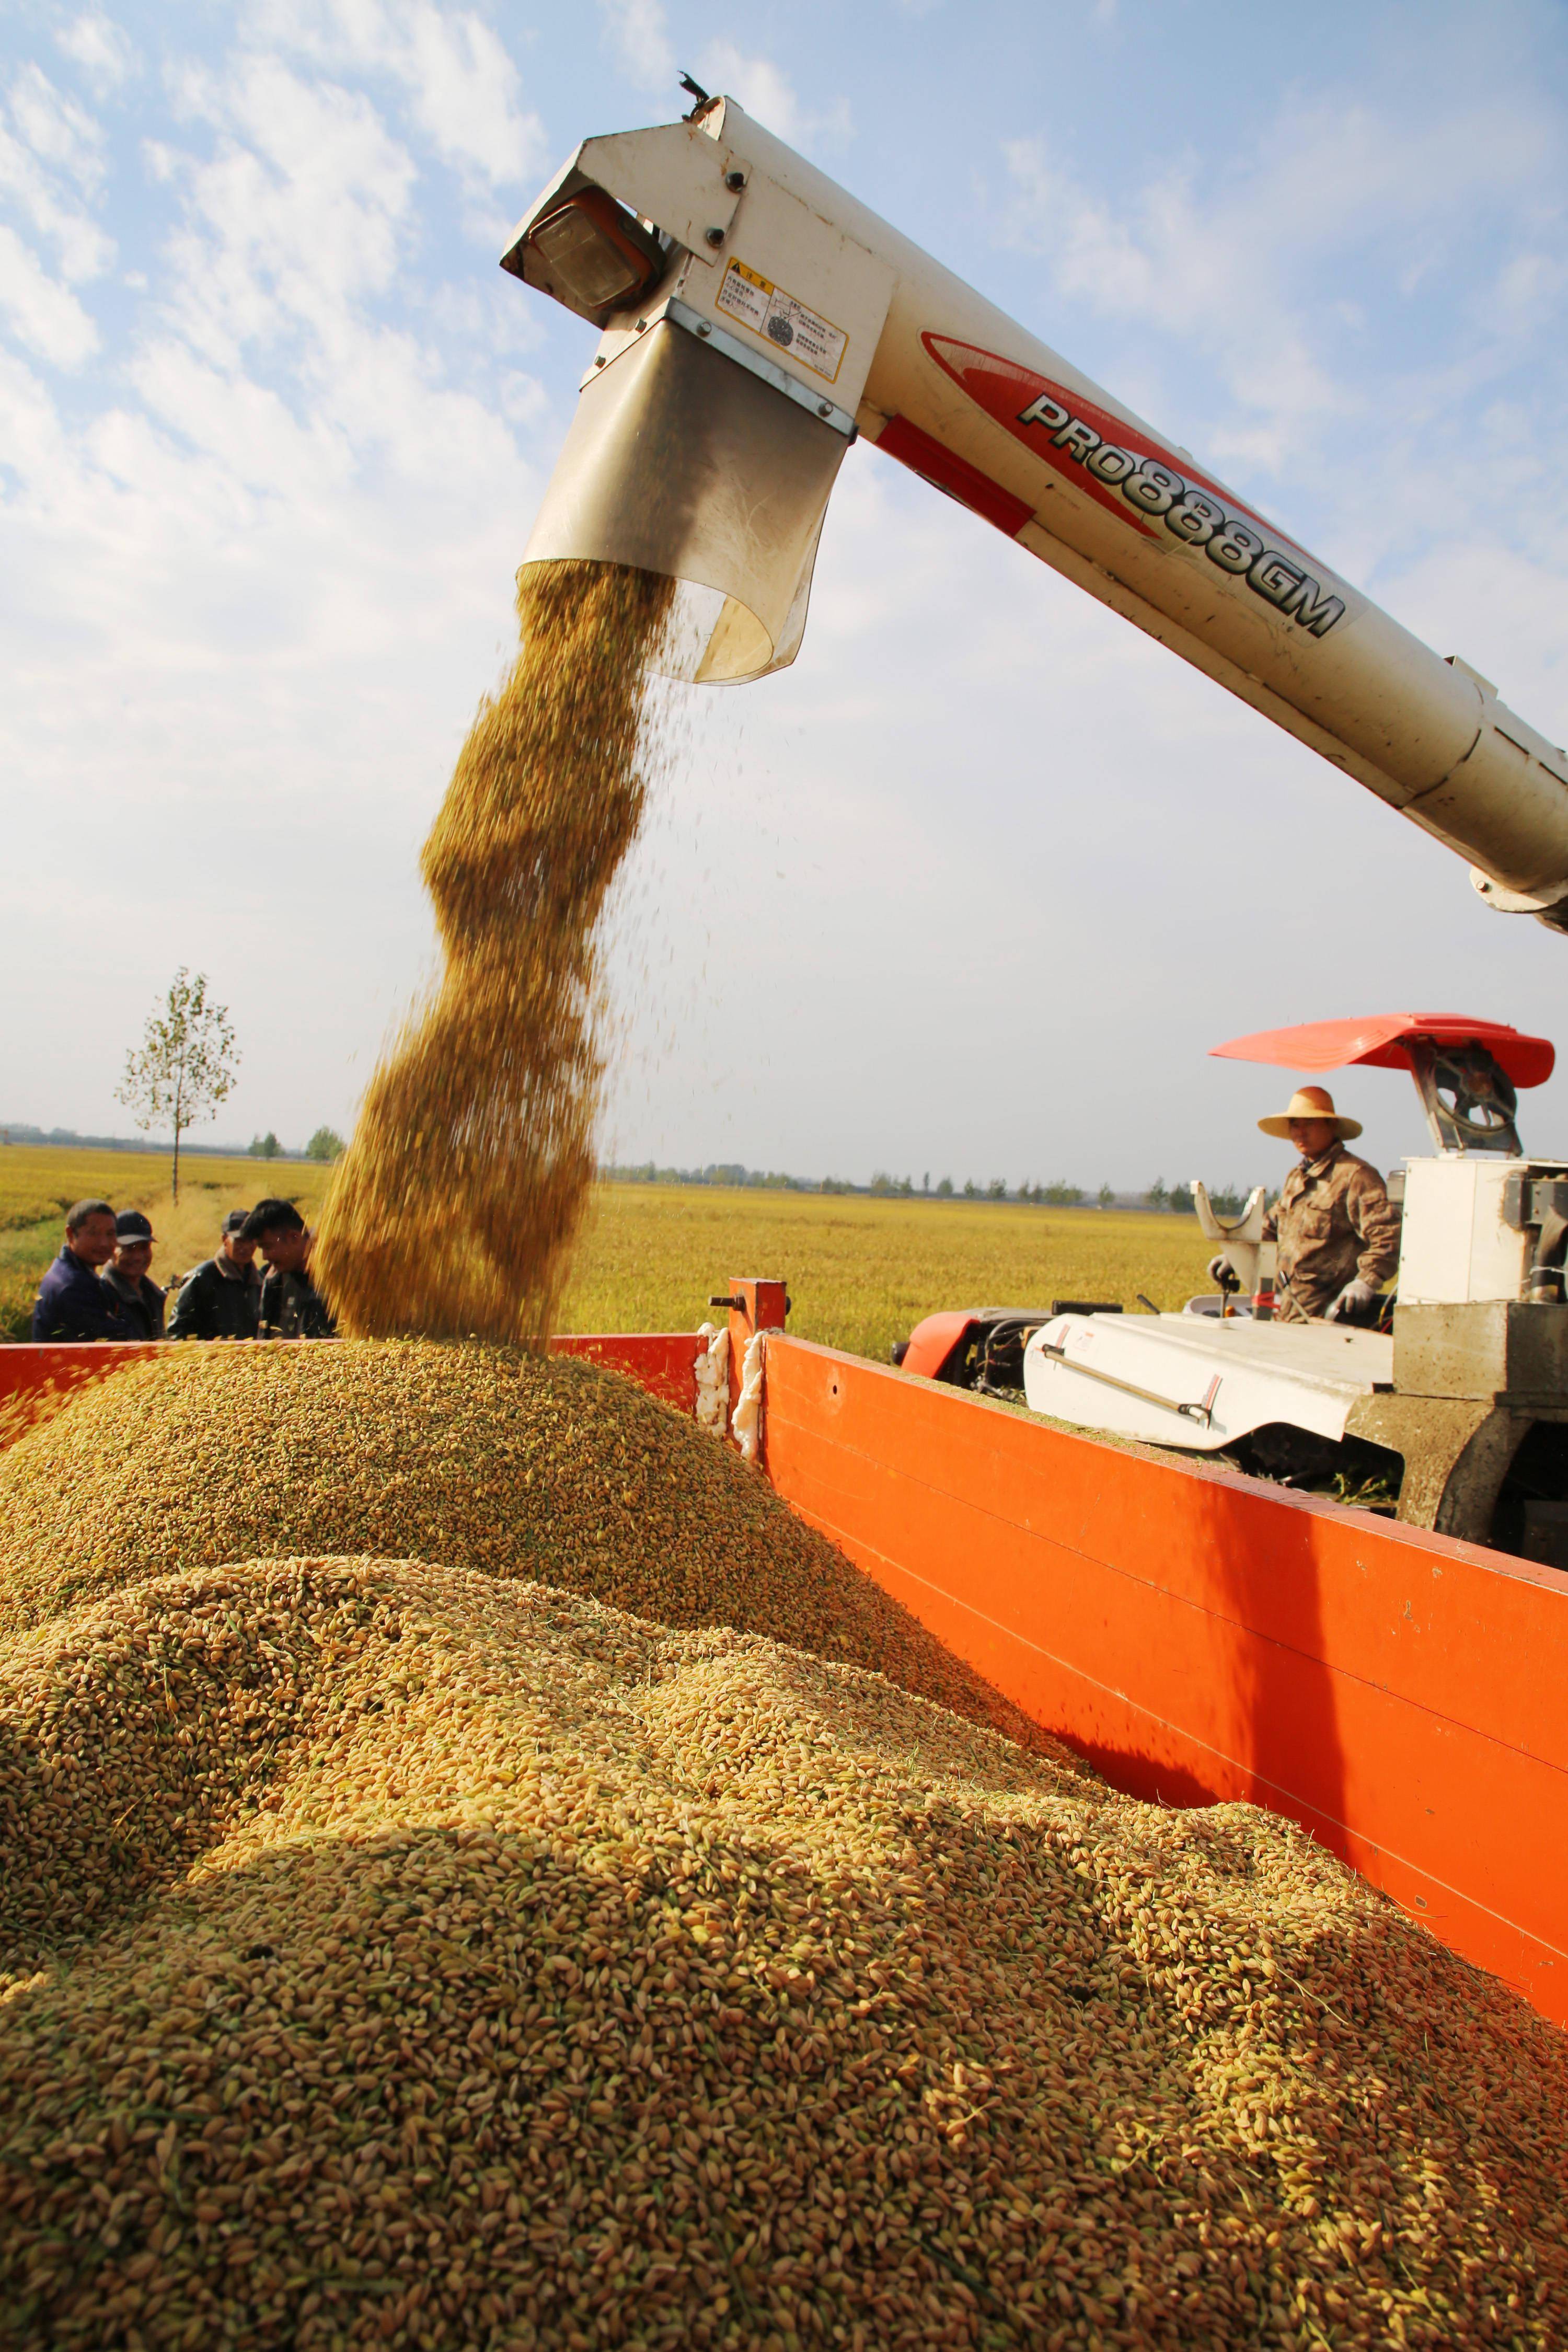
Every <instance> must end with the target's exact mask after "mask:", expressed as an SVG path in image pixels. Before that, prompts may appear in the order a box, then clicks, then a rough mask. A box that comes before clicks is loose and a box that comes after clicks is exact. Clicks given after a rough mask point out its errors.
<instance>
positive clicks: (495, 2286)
mask: <svg viewBox="0 0 1568 2352" xmlns="http://www.w3.org/2000/svg"><path fill="white" fill-rule="evenodd" d="M0 1727H3V1728H4V1738H3V1739H0V1808H3V1809H4V1818H5V1822H6V1827H7V1837H8V1840H9V1843H10V1866H9V1868H8V1869H7V1871H6V1873H5V1876H4V1879H3V1880H0V1934H3V1939H4V1942H5V1947H6V1950H5V1965H6V1966H7V1967H8V1968H9V1969H11V1971H12V1972H13V1978H12V1985H11V1990H10V1992H9V1997H8V1999H6V2000H5V2002H4V2004H3V2006H0V2051H3V2053H4V2068H3V2073H0V2217H3V2218H0V2299H3V2305H4V2308H5V2311H6V2315H7V2325H6V2340H7V2341H9V2342H12V2343H15V2344H17V2345H20V2346H25V2347H38V2352H42V2347H73V2348H74V2347H81V2352H87V2347H93V2352H96V2348H97V2347H101V2346H107V2345H115V2346H120V2345H123V2346H128V2347H132V2346H133V2347H149V2352H151V2347H159V2352H162V2347H176V2346H192V2347H195V2346H204V2345H206V2344H232V2345H243V2346H245V2347H273V2346H276V2347H285V2346H290V2347H291V2346H300V2347H306V2348H307V2352H328V2347H347V2346H362V2345H363V2346H374V2345H383V2344H387V2343H391V2344H394V2345H398V2346H410V2347H415V2346H417V2347H468V2346H484V2347H552V2352H553V2347H563V2352H564V2347H575V2352H581V2347H598V2346H601V2345H603V2346H620V2345H625V2346H628V2347H629V2346H639V2347H656V2346H657V2347H671V2352H674V2347H685V2346H688V2345H696V2346H703V2347H735V2352H742V2347H745V2348H746V2352H750V2347H768V2352H797V2347H813V2346H817V2345H822V2346H828V2345H842V2346H845V2347H863V2352H872V2347H878V2352H879V2347H952V2346H973V2347H1068V2346H1071V2347H1082V2352H1099V2347H1123V2346H1125V2347H1135V2346H1153V2347H1171V2352H1177V2347H1180V2352H1190V2348H1191V2347H1215V2348H1216V2352H1217V2347H1243V2346H1270V2347H1274V2346H1278V2347H1308V2346H1312V2347H1323V2346H1331V2347H1338V2346H1348V2345H1361V2344H1368V2345H1370V2344H1376V2345H1388V2344H1401V2345H1412V2346H1415V2345H1419V2346H1431V2347H1436V2346H1444V2347H1449V2346H1453V2345H1456V2344H1460V2343H1462V2344H1465V2345H1467V2346H1468V2345H1476V2344H1489V2345H1499V2346H1502V2345H1507V2346H1510V2347H1522V2346H1530V2347H1542V2352H1544V2347H1549V2346H1555V2345H1561V2344H1562V2342H1563V2340H1564V2332H1565V2328H1568V2249H1565V2245H1564V2237H1563V2210H1564V2201H1563V2187H1564V2181H1563V2148H1562V2138H1561V2128H1560V2118H1561V2114H1562V2103H1563V2095H1564V2093H1565V2092H1568V2070H1565V2068H1564V2063H1563V2047H1564V2045H1563V2041H1562V2039H1561V2037H1559V2036H1558V2035H1557V2034H1555V2033H1554V2032H1552V2031H1551V2029H1549V2028H1548V2027H1547V2026H1545V2025H1544V2024H1543V2023H1542V2021H1540V2020H1539V2019H1536V2018H1533V2017H1532V2016H1531V2014H1530V2013H1529V2012H1528V2011H1525V2010H1524V2009H1523V2007H1522V2006H1521V2004H1520V2003H1519V2002H1517V2001H1516V2000H1513V1999H1512V1998H1511V1997H1510V1995H1509V1994H1508V1993H1507V1992H1506V1991H1504V1990H1503V1989H1502V1988H1501V1987H1500V1986H1498V1985H1497V1984H1495V1983H1493V1982H1491V1981H1490V1980H1489V1979H1482V1978H1479V1977H1478V1976H1477V1975H1476V1974H1475V1973H1474V1972H1472V1971H1470V1970H1469V1969H1466V1968H1464V1967H1463V1966H1462V1965H1461V1964H1460V1963H1459V1962H1458V1961H1457V1960H1455V1959H1454V1958H1452V1956H1451V1955H1449V1954H1448V1953H1447V1952H1446V1951H1444V1950H1443V1949H1442V1948H1440V1947H1439V1946H1437V1945H1436V1943H1434V1942H1433V1941H1432V1940H1431V1939H1430V1938H1429V1937H1426V1935H1425V1934H1424V1933H1422V1932H1421V1931H1420V1930H1419V1929H1416V1928H1414V1927H1410V1926H1408V1925H1407V1924H1406V1923H1405V1922H1404V1921H1403V1920H1402V1919H1400V1918H1399V1916H1397V1915H1396V1914H1395V1913H1394V1911H1393V1910H1392V1909H1391V1907H1390V1906H1387V1905H1385V1904H1384V1903H1383V1902H1382V1901H1381V1900H1380V1899H1379V1898H1378V1897H1377V1896H1376V1895H1373V1893H1372V1892H1371V1891H1370V1890H1369V1889H1368V1888H1367V1887H1365V1886H1364V1885H1362V1884H1361V1883H1360V1882H1359V1881H1357V1880H1355V1879H1354V1878H1352V1876H1351V1875H1350V1874H1348V1873H1346V1872H1344V1871H1342V1870H1341V1869H1340V1868H1338V1867H1337V1865H1335V1864H1332V1863H1331V1862H1330V1861H1328V1860H1327V1859H1326V1858H1325V1857H1324V1856H1323V1855H1322V1854H1321V1852H1319V1851H1318V1850H1317V1849H1315V1848H1314V1847H1313V1846H1312V1845H1311V1843H1310V1842H1309V1841H1308V1840H1307V1839H1306V1838H1305V1837H1303V1836H1302V1835H1300V1833H1299V1832H1296V1831H1294V1830H1293V1829H1291V1828H1289V1827H1288V1826H1286V1825H1284V1824H1282V1823H1280V1822H1277V1821H1275V1820H1272V1819H1271V1818H1269V1817H1268V1816H1267V1815H1264V1814H1260V1813H1258V1812H1256V1811H1253V1810H1251V1809H1250V1808H1248V1807H1246V1806H1222V1807H1218V1808H1215V1810H1214V1811H1209V1812H1206V1813H1196V1814H1194V1813H1185V1814H1178V1813H1170V1812H1165V1811H1161V1810H1159V1809H1157V1808H1153V1807H1149V1806H1143V1805H1140V1804H1137V1803H1135V1802H1133V1801H1131V1800H1130V1799H1126V1798H1122V1797H1120V1796H1117V1795H1116V1794H1115V1793H1114V1792H1112V1791H1110V1790H1107V1789H1104V1788H1102V1787H1100V1785H1099V1784H1097V1783H1095V1782H1093V1781H1091V1780H1086V1779H1084V1778H1083V1777H1081V1776H1079V1775H1076V1774H1073V1773H1070V1772H1068V1771H1066V1770H1064V1769H1061V1768H1059V1767H1058V1766H1056V1765H1054V1764H1053V1763H1052V1762H1051V1761H1049V1760H1048V1759H1044V1758H1039V1757H1032V1756H1029V1755H1026V1754H1025V1753H1024V1752H1023V1751H1021V1750H1020V1749H1018V1748H1016V1747H1014V1746H1013V1745H1011V1744H1010V1743H1009V1742H1007V1741H1006V1740H1005V1739H1003V1738H999V1737H998V1736H997V1735H996V1734H994V1732H991V1731H988V1730H986V1729H984V1728H982V1727H976V1726H974V1725H971V1724H968V1723H964V1722H962V1721H960V1720H958V1719H957V1718H956V1717H952V1716H951V1715H948V1714H945V1713H944V1712H943V1711H942V1710H941V1709H939V1708H936V1707H933V1706H931V1705H930V1704H929V1703H928V1702H926V1701H924V1700H921V1699H919V1698H916V1697H913V1696H910V1695H908V1694H906V1693H904V1692H901V1691H899V1690H897V1689H895V1688H894V1687H893V1686H892V1685H889V1684H888V1683H887V1682H885V1681H883V1680H881V1679H880V1678H879V1677H876V1676H873V1675H865V1674H862V1673H859V1672H857V1671H856V1670H854V1669H852V1668H848V1667H845V1666H842V1665H836V1664H829V1663H826V1662H825V1661H822V1660H819V1659H815V1658H811V1657H807V1656H805V1655H804V1654H801V1653H799V1652H797V1651H793V1650H790V1649H787V1648H784V1647H783V1646H780V1645H778V1644H775V1643H770V1642H768V1641H765V1640H763V1639H761V1638H759V1637H756V1636H746V1635H741V1634H734V1633H718V1632H709V1633H671V1632H668V1631H665V1630H662V1629H660V1628H659V1627H658V1626H655V1625H651V1624H649V1623H647V1622H644V1621H641V1620H638V1619H636V1618H633V1617H630V1616H627V1615H625V1614H622V1613H620V1612H616V1611H612V1610H608V1609H605V1608H603V1607H601V1606H599V1605H598V1604H596V1603H595V1602H593V1601H585V1600H582V1599H579V1598H576V1597H573V1596H567V1595H565V1594H563V1593H560V1592H555V1591H547V1590H544V1589H542V1588H540V1587H538V1586H528V1585H524V1584H517V1583H513V1584H501V1583H497V1582H495V1581H494V1580H490V1579H488V1578H484V1577H480V1576H476V1575H474V1574H471V1573H465V1572H463V1571H461V1570H442V1569H439V1568H435V1567H430V1566H427V1565H424V1564H416V1563H406V1562H386V1561H367V1560H337V1561H323V1560H310V1561H297V1560H296V1561H288V1562H278V1561H273V1562H263V1563H251V1564H248V1565H244V1566H238V1567H230V1568H225V1569H220V1570H212V1571H209V1572H206V1573H205V1574H202V1575H197V1576H184V1577H178V1578H171V1579H164V1580H158V1581H155V1582H153V1583H150V1584H145V1585H142V1586H140V1587H137V1588H134V1589H132V1590H126V1591H117V1592H115V1593H113V1594H112V1595H110V1597H109V1598H107V1599H105V1600H102V1601H98V1602H96V1603H94V1604H92V1605H90V1606H89V1607H85V1608H83V1609H81V1610H79V1612H76V1613H74V1614H72V1615H68V1616H65V1617H62V1618H58V1619H57V1620H55V1621H53V1622H50V1623H48V1624H47V1625H44V1626H41V1627H39V1628H38V1629H37V1630H36V1631H35V1632H33V1633H29V1634H24V1635H19V1636H14V1637H12V1638H11V1639H10V1640H9V1641H7V1642H6V1643H5V1644H4V1645H3V1646H0Z"/></svg>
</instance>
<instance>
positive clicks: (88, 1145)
mask: <svg viewBox="0 0 1568 2352" xmlns="http://www.w3.org/2000/svg"><path fill="white" fill-rule="evenodd" d="M6 1143H47V1144H52V1145H53V1146H55V1148H56V1149H57V1150H65V1151H141V1152H152V1153H153V1154H154V1155H155V1156H161V1155H163V1154H164V1153H166V1152H167V1151H168V1150H169V1146H168V1144H167V1142H163V1143H159V1142H157V1141H150V1140H149V1139H148V1138H147V1137H145V1136H136V1137H134V1138H129V1137H126V1136H123V1135H79V1134H78V1133H77V1131H76V1129H75V1128H74V1127H29V1126H28V1125H27V1124H26V1120H24V1119H16V1118H14V1119H9V1120H7V1121H5V1123H4V1124H0V1144H6ZM245 1151H246V1147H245V1145H244V1144H243V1143H187V1142H186V1141H185V1140H184V1138H183V1137H182V1138H181V1140H180V1157H181V1159H182V1160H183V1159H184V1157H185V1154H186V1153H187V1152H198V1153H200V1154H201V1156H202V1157H203V1158H204V1159H207V1160H243V1159H244V1157H245ZM304 1156H305V1155H304V1154H303V1152H293V1151H280V1152H279V1158H280V1159H284V1160H296V1159H303V1158H304Z"/></svg>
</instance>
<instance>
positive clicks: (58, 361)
mask: <svg viewBox="0 0 1568 2352" xmlns="http://www.w3.org/2000/svg"><path fill="white" fill-rule="evenodd" d="M0 312H4V313H5V316H6V317H7V318H8V319H9V320H10V323H11V328H12V331H13V332H14V333H15V334H16V336H17V337H18V338H19V340H20V341H22V342H24V343H26V346H27V348H28V350H29V351H31V352H37V355H38V357H39V358H40V359H42V360H47V362H49V364H50V365H51V366H52V367H59V368H75V367H79V366H80V365H81V363H82V362H83V361H84V360H86V359H88V358H89V357H90V356H91V354H92V353H93V352H95V351H96V350H97V349H98V329H97V328H96V327H95V326H94V325H93V322H92V320H90V319H89V316H88V314H87V312H86V311H85V310H83V309H82V307H81V304H80V303H79V301H78V300H77V298H76V296H75V295H74V294H73V293H72V292H71V290H70V289H69V287H68V286H62V285H60V284H59V282H58V279H56V278H51V277H49V276H48V274H47V271H46V270H45V269H44V268H42V267H41V265H40V263H39V261H38V257H37V254H35V253H34V252H33V251H32V250H31V249H30V248H29V247H27V246H25V245H24V244H23V242H22V240H21V238H20V237H19V236H17V235H16V231H15V229H11V228H6V227H5V226H3V225H0ZM3 461H4V460H3V453H0V462H3Z"/></svg>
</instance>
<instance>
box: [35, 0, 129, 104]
mask: <svg viewBox="0 0 1568 2352" xmlns="http://www.w3.org/2000/svg"><path fill="white" fill-rule="evenodd" d="M55 44H56V47H58V48H60V49H62V50H63V51H64V52H65V55H66V56H67V57H68V58H73V59H74V60H75V62H76V63H77V64H78V65H79V66H80V67H81V68H82V69H83V71H84V72H85V73H86V74H87V75H88V76H89V79H91V80H92V82H93V83H94V85H95V87H96V88H98V89H100V90H110V89H116V88H117V87H118V86H119V84H120V83H121V82H122V81H125V80H126V79H129V77H130V76H131V75H132V73H134V72H135V70H136V65H137V58H136V52H135V50H134V48H133V47H132V45H131V43H130V41H129V40H128V39H127V38H126V37H125V34H124V33H123V32H122V31H121V27H120V26H118V25H117V24H115V22H114V20H113V19H112V17H110V16H105V15H104V14H103V11H102V10H101V9H100V8H89V9H87V10H85V11H84V12H83V14H82V15H81V16H78V17H76V18H74V19H73V21H72V22H71V23H70V24H68V25H66V26H61V28H60V30H59V31H58V32H57V33H56V35H55Z"/></svg>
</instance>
